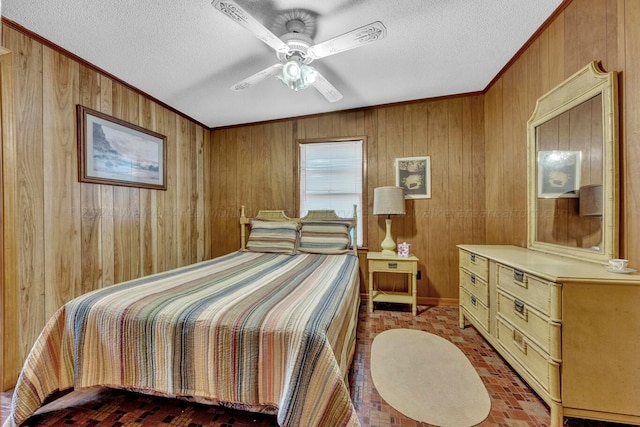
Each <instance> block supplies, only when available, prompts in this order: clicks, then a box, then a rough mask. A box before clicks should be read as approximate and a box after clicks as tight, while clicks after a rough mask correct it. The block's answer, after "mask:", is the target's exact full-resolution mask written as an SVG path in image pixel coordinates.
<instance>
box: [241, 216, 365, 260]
mask: <svg viewBox="0 0 640 427" xmlns="http://www.w3.org/2000/svg"><path fill="white" fill-rule="evenodd" d="M357 207H358V206H357V205H353V217H352V218H343V217H340V216H338V214H336V212H335V211H334V210H330V209H327V210H311V211H309V212H308V213H307V214H306V215H305V216H304V217H302V218H290V217H288V216H287V214H285V213H284V211H283V210H261V211H258V214H257V215H256V216H254V217H253V218H248V217H247V215H246V212H245V208H244V205H242V206H241V209H240V247H241V248H242V249H245V248H246V244H247V226H249V225H251V219H261V220H266V221H285V222H300V221H307V220H315V221H318V220H320V221H321V220H332V219H347V220H353V221H354V226H353V233H352V236H351V247H352V248H353V253H354V255H358V243H357V239H358V215H357V212H358V209H357Z"/></svg>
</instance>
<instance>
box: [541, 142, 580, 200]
mask: <svg viewBox="0 0 640 427" xmlns="http://www.w3.org/2000/svg"><path fill="white" fill-rule="evenodd" d="M581 163H582V152H581V151H559V150H553V151H539V152H538V197H540V198H548V199H559V198H567V197H568V198H572V197H578V190H579V189H580V167H581Z"/></svg>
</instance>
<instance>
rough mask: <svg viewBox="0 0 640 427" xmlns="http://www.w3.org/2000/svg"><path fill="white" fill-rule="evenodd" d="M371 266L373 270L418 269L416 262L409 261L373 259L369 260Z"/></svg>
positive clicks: (406, 271)
mask: <svg viewBox="0 0 640 427" xmlns="http://www.w3.org/2000/svg"><path fill="white" fill-rule="evenodd" d="M369 268H370V269H371V271H383V272H391V273H393V272H396V271H397V272H399V273H414V272H415V269H416V263H415V262H407V261H402V260H401V261H372V260H369Z"/></svg>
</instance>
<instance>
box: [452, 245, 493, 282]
mask: <svg viewBox="0 0 640 427" xmlns="http://www.w3.org/2000/svg"><path fill="white" fill-rule="evenodd" d="M459 257H460V267H463V268H465V269H467V270H468V271H469V272H471V273H473V274H475V275H476V276H478V277H480V278H482V279H485V280H487V278H488V277H489V260H488V259H487V258H485V257H482V256H480V255H477V254H474V253H471V252H467V251H465V250H462V249H461V250H460V253H459Z"/></svg>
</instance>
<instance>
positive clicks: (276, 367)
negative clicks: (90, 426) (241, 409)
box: [5, 252, 359, 427]
mask: <svg viewBox="0 0 640 427" xmlns="http://www.w3.org/2000/svg"><path fill="white" fill-rule="evenodd" d="M358 304H359V285H358V259H357V257H356V256H353V255H314V254H299V255H295V256H290V255H281V254H266V253H251V252H234V253H231V254H228V255H225V256H222V257H219V258H216V259H213V260H210V261H205V262H201V263H198V264H194V265H191V266H187V267H182V268H179V269H176V270H171V271H168V272H165V273H160V274H156V275H153V276H149V277H144V278H140V279H136V280H132V281H129V282H125V283H122V284H119V285H114V286H111V287H108V288H104V289H100V290H97V291H93V292H90V293H88V294H85V295H83V296H80V297H78V298H76V299H74V300H72V301H70V302H69V303H67V304H66V305H64V306H63V307H61V308H60V309H59V310H58V312H57V313H56V314H55V315H54V316H53V318H51V319H50V320H49V322H48V323H47V325H46V326H45V328H44V330H43V331H42V333H41V335H40V337H39V338H38V340H37V341H36V343H35V345H34V347H33V349H32V350H31V353H30V354H29V356H28V358H27V360H26V362H25V365H24V367H23V370H22V372H21V374H20V377H19V380H18V384H17V386H16V389H15V392H14V397H13V403H12V413H11V415H10V418H9V419H8V420H7V421H6V423H5V426H16V425H19V424H20V423H21V422H23V421H25V420H26V419H27V418H28V417H29V416H30V415H32V414H33V413H34V411H36V410H37V409H38V408H39V407H40V406H41V405H42V404H43V402H44V400H45V399H46V398H47V396H49V395H51V394H52V393H53V392H55V391H57V390H65V389H68V388H71V387H75V388H81V387H90V386H94V385H103V386H110V387H116V388H126V389H132V390H138V391H142V392H148V393H153V394H161V395H165V396H175V397H185V398H194V399H196V400H201V401H208V402H214V403H215V402H221V403H225V404H232V405H233V404H237V405H247V407H249V408H254V409H255V408H258V407H267V408H268V407H271V408H275V410H277V419H278V423H279V424H280V425H282V426H296V427H297V426H331V427H334V426H357V425H359V421H358V418H357V416H356V413H355V410H354V408H353V405H352V403H351V399H350V396H349V390H348V386H347V384H346V383H345V378H346V374H347V372H348V369H349V363H350V362H351V359H352V356H353V351H354V348H355V330H356V322H357V312H358Z"/></svg>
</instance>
